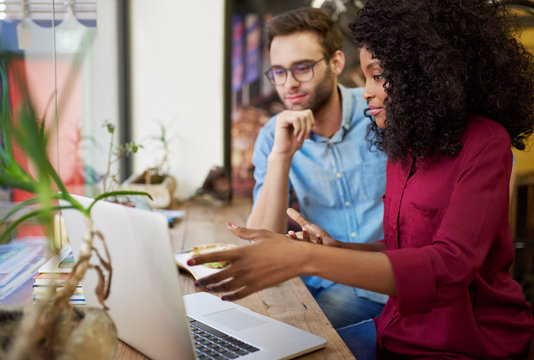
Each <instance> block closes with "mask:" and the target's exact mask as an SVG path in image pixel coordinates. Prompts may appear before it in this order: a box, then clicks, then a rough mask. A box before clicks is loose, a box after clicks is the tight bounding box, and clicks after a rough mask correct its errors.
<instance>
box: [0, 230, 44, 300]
mask: <svg viewBox="0 0 534 360" xmlns="http://www.w3.org/2000/svg"><path fill="white" fill-rule="evenodd" d="M45 244H46V242H45V241H44V239H33V238H25V239H17V240H13V241H12V242H10V243H9V244H5V245H0V302H3V301H4V300H5V299H6V298H7V297H8V296H9V295H11V294H12V293H13V292H15V290H17V289H19V288H20V287H21V286H22V285H24V284H26V283H27V282H28V281H29V280H31V278H32V277H33V276H34V275H35V274H36V273H37V271H38V268H39V267H40V266H41V265H43V263H44V262H45V261H46V245H45ZM28 286H29V285H28Z"/></svg>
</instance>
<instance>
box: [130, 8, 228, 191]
mask: <svg viewBox="0 0 534 360" xmlns="http://www.w3.org/2000/svg"><path fill="white" fill-rule="evenodd" d="M131 8H132V12H131V43H132V53H131V64H132V113H133V115H132V116H133V138H134V140H135V141H136V142H140V143H142V144H143V143H147V136H153V135H159V131H160V130H159V123H162V124H163V125H165V126H166V128H167V132H168V135H170V138H171V154H170V156H171V174H173V175H174V176H175V177H176V179H177V181H178V189H177V193H176V195H177V197H178V198H180V199H183V198H185V197H187V196H189V195H190V194H191V193H193V192H194V191H195V190H196V189H197V188H199V187H200V186H201V185H202V182H203V180H204V178H205V177H206V175H207V174H208V171H209V169H210V168H211V167H213V166H215V165H222V164H223V52H224V1H222V0H192V1H186V0H150V1H147V0H134V1H132V2H131ZM151 153H152V154H151ZM157 156H158V154H156V153H154V152H153V151H150V146H148V147H147V148H145V149H143V150H141V151H140V153H138V154H136V155H135V156H134V171H135V172H140V171H142V170H143V169H144V168H145V167H146V166H153V165H155V163H156V159H155V157H157Z"/></svg>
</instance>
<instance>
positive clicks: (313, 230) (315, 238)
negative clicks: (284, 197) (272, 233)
mask: <svg viewBox="0 0 534 360" xmlns="http://www.w3.org/2000/svg"><path fill="white" fill-rule="evenodd" d="M286 212H287V215H288V216H289V217H290V218H291V219H293V220H295V221H296V222H297V224H299V225H300V227H301V228H302V231H299V232H294V231H289V232H288V233H287V236H288V237H289V238H290V239H293V240H300V241H307V242H312V243H315V244H323V245H327V246H334V247H341V241H337V240H335V239H333V238H332V237H331V236H330V234H328V233H327V232H326V230H324V229H323V228H322V227H320V226H319V225H315V224H312V223H310V222H309V221H308V220H306V219H305V218H304V217H303V216H302V215H301V214H300V213H299V212H298V211H297V210H295V209H292V208H289V209H287V211H286Z"/></svg>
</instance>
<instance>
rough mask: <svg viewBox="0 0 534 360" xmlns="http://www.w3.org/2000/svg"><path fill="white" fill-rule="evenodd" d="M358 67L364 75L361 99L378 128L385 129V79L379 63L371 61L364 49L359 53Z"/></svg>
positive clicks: (376, 60)
mask: <svg viewBox="0 0 534 360" xmlns="http://www.w3.org/2000/svg"><path fill="white" fill-rule="evenodd" d="M360 65H361V67H362V71H363V74H364V75H365V88H364V91H363V98H364V99H365V100H366V101H367V104H369V114H370V115H371V116H373V118H374V119H375V121H376V124H377V125H378V127H380V128H382V129H384V128H385V127H386V107H385V104H384V102H385V100H386V91H385V90H384V82H385V79H384V77H383V75H382V73H383V70H382V68H381V67H380V61H379V60H378V59H373V58H372V55H371V53H370V52H369V51H368V50H367V49H366V48H365V47H364V48H362V50H361V51H360Z"/></svg>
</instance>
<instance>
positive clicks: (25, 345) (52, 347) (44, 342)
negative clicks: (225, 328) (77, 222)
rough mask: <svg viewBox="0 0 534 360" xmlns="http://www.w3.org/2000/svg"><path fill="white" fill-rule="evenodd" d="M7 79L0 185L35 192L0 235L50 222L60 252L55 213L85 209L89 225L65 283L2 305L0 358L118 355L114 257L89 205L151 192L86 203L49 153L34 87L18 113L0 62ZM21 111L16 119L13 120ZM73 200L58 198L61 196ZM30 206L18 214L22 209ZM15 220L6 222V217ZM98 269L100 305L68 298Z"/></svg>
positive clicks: (50, 234) (24, 95)
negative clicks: (22, 304) (35, 297)
mask: <svg viewBox="0 0 534 360" xmlns="http://www.w3.org/2000/svg"><path fill="white" fill-rule="evenodd" d="M0 77H1V79H2V89H3V91H2V109H3V111H2V114H1V117H0V129H1V130H0V131H1V139H2V141H1V142H0V186H1V187H8V188H16V189H20V190H24V191H27V192H29V193H32V194H34V195H35V196H34V197H33V198H31V199H29V200H26V201H24V202H21V203H18V204H16V205H14V206H13V208H12V209H11V210H10V211H9V212H8V213H7V214H6V215H5V216H4V217H3V218H2V219H0V224H7V225H4V227H5V228H2V232H1V233H0V242H1V241H5V240H6V239H8V236H9V234H10V233H11V232H12V231H13V230H14V229H15V228H16V227H17V226H18V225H19V224H20V223H22V222H23V221H26V220H28V219H30V218H35V219H37V220H38V221H39V222H40V223H42V224H43V225H45V228H46V229H47V232H48V238H49V239H50V242H49V247H50V251H51V252H54V251H57V249H55V248H54V246H55V245H54V242H53V238H54V236H53V225H52V224H53V219H54V215H55V213H56V212H57V211H59V210H61V209H64V208H71V209H76V210H78V211H80V212H81V213H82V214H83V215H84V216H85V217H86V218H87V223H88V229H89V231H88V232H87V234H86V236H85V239H84V242H85V247H84V248H83V249H82V250H81V251H80V253H79V255H78V258H77V259H76V262H75V265H74V267H73V270H72V272H71V273H70V275H69V278H68V279H67V281H66V282H65V284H64V285H63V287H62V288H61V289H58V290H57V291H53V292H52V293H51V294H49V296H48V298H45V299H44V300H41V301H38V302H37V303H36V304H35V305H34V306H32V307H29V308H26V309H22V308H19V309H12V308H9V309H8V308H0V358H7V359H50V358H54V359H55V358H65V359H67V358H68V359H71V358H76V356H78V355H83V356H85V358H95V359H105V358H109V359H112V358H113V356H114V353H115V349H116V345H117V333H116V328H115V326H114V324H113V320H112V319H111V318H110V317H109V315H108V314H107V313H106V309H107V308H106V305H105V300H106V298H107V297H108V295H109V289H110V281H111V274H112V270H113V268H112V264H111V261H110V259H109V255H108V254H100V253H98V252H96V250H95V249H94V247H93V243H94V242H96V241H102V242H104V245H105V239H104V235H103V234H101V233H99V232H98V229H94V228H93V226H92V220H91V209H92V206H93V205H94V203H96V202H97V201H99V200H102V199H105V198H108V197H110V196H119V195H147V194H146V193H144V192H138V191H112V192H104V193H102V194H100V195H98V196H97V197H96V198H95V200H94V202H93V203H92V204H91V205H90V206H88V207H84V206H82V205H81V204H80V203H79V202H78V201H76V200H75V199H74V198H73V197H72V196H71V195H70V194H69V192H68V191H67V189H66V187H65V185H64V184H63V182H62V180H61V179H60V177H59V175H58V173H57V172H56V170H55V169H54V168H53V166H52V164H51V163H50V161H49V159H48V158H47V155H46V150H47V139H48V136H47V132H46V131H45V129H44V121H39V119H38V118H37V116H36V114H35V111H34V109H33V107H32V104H31V102H30V99H29V96H28V91H27V89H25V87H24V85H23V84H22V83H21V84H19V86H20V87H21V89H20V92H21V93H22V101H21V106H20V108H19V109H17V112H16V115H12V114H10V113H9V111H7V109H8V108H9V102H8V91H7V89H8V83H7V74H6V73H5V69H4V68H2V67H0ZM15 118H16V121H15ZM12 141H13V143H16V145H17V146H18V148H19V149H20V150H21V152H22V153H24V154H25V155H26V156H27V158H28V161H29V163H30V164H31V166H32V168H33V171H32V173H33V174H32V173H30V172H28V171H26V170H25V169H24V168H22V167H21V166H20V165H19V164H18V163H17V162H16V160H15V157H14V155H13V151H12V146H13V145H14V144H13V143H12ZM60 199H61V200H64V202H65V203H66V204H67V205H59V204H58V200H60ZM29 206H30V207H31V209H30V211H25V213H24V214H23V215H21V216H19V217H16V218H14V219H13V217H14V216H15V215H17V213H19V212H20V210H22V209H24V208H27V207H29ZM7 219H12V220H10V222H9V223H8V222H7V221H6V220H7ZM90 270H91V271H97V273H98V274H99V278H100V284H99V286H98V287H97V288H96V289H95V293H96V295H97V297H98V298H99V300H100V303H101V304H102V308H88V309H86V310H84V311H81V310H80V309H78V308H74V307H72V306H71V305H70V304H69V298H70V297H71V295H72V294H73V292H74V290H75V289H76V287H77V285H78V283H79V282H80V281H81V280H82V279H83V278H84V276H85V273H86V272H87V271H90Z"/></svg>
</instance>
